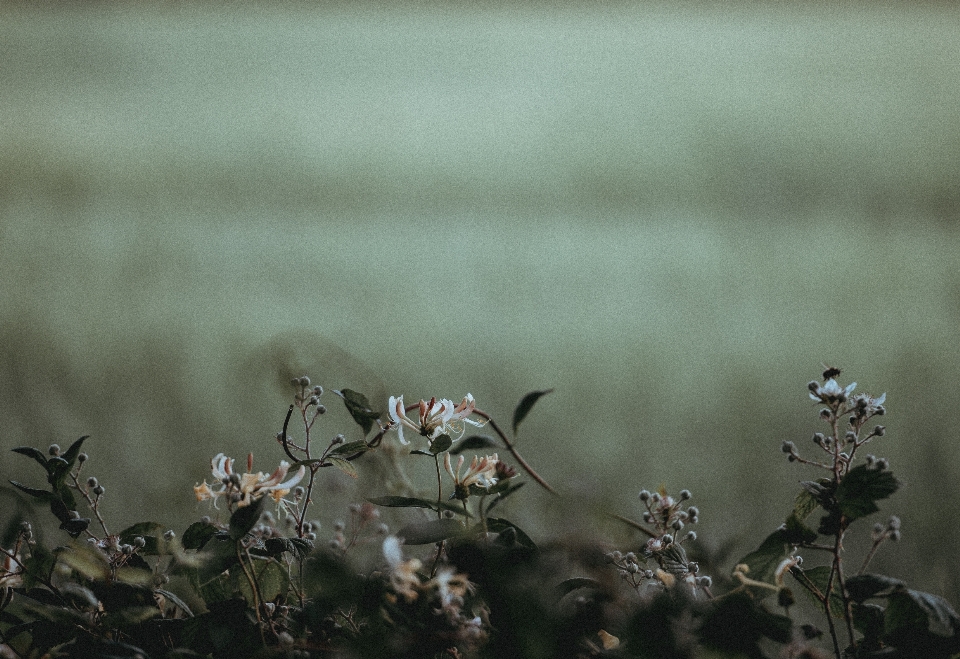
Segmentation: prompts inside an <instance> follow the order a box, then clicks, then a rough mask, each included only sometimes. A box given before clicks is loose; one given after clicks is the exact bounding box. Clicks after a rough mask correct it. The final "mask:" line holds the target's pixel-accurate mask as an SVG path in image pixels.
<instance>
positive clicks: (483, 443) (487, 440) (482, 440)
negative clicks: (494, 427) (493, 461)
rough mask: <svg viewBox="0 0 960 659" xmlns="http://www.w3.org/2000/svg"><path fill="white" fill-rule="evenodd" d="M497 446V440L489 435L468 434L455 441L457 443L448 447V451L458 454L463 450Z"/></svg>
mask: <svg viewBox="0 0 960 659" xmlns="http://www.w3.org/2000/svg"><path fill="white" fill-rule="evenodd" d="M499 446H500V444H499V443H497V440H495V439H494V438H493V437H490V436H489V435H470V436H469V437H464V438H463V439H461V440H460V441H459V442H457V445H456V446H455V447H454V448H452V449H450V453H452V454H453V455H459V454H460V453H463V452H464V451H471V450H472V451H476V450H477V449H488V448H497V447H499Z"/></svg>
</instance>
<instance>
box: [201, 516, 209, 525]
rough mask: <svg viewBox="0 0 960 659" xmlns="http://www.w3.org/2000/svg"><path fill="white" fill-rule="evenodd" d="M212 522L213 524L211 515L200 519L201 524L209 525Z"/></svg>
mask: <svg viewBox="0 0 960 659" xmlns="http://www.w3.org/2000/svg"><path fill="white" fill-rule="evenodd" d="M210 522H211V519H210V515H204V516H203V517H201V518H200V523H201V524H206V525H209V524H210Z"/></svg>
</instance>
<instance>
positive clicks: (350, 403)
mask: <svg viewBox="0 0 960 659" xmlns="http://www.w3.org/2000/svg"><path fill="white" fill-rule="evenodd" d="M333 393H335V394H336V395H338V396H340V398H342V399H343V404H344V405H346V406H347V411H348V412H350V416H352V417H353V420H354V421H356V422H357V423H358V424H359V425H360V427H361V428H363V434H364V435H366V434H368V433H369V432H370V429H371V428H372V427H373V422H374V421H376V420H377V419H379V418H380V412H377V411H374V410H373V409H371V408H370V401H368V400H367V397H366V396H364V395H363V394H361V393H360V392H359V391H354V390H353V389H341V390H340V391H337V390H336V389H334V390H333Z"/></svg>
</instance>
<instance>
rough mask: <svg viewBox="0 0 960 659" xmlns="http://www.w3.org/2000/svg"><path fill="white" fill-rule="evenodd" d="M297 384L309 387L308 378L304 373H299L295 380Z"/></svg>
mask: <svg viewBox="0 0 960 659" xmlns="http://www.w3.org/2000/svg"><path fill="white" fill-rule="evenodd" d="M297 384H299V385H300V386H301V387H309V386H310V378H308V377H307V376H306V375H301V376H300V378H299V379H298V380H297Z"/></svg>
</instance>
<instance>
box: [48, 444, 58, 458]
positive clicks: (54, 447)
mask: <svg viewBox="0 0 960 659" xmlns="http://www.w3.org/2000/svg"><path fill="white" fill-rule="evenodd" d="M47 453H49V454H50V455H52V456H54V457H56V456H58V455H60V445H59V444H51V445H50V446H49V448H47Z"/></svg>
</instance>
